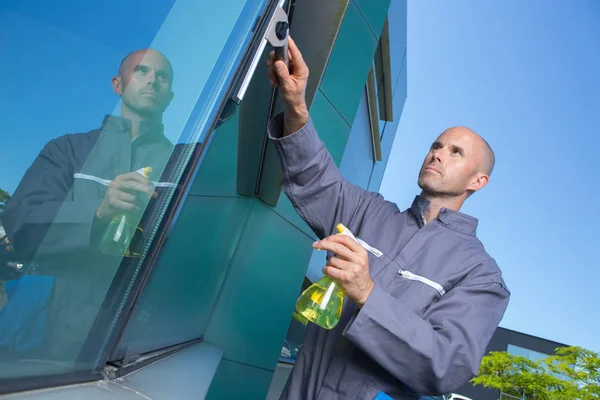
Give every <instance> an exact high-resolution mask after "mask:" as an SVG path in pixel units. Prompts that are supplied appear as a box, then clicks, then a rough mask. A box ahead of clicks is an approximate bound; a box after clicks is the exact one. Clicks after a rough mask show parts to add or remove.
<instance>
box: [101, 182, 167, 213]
mask: <svg viewBox="0 0 600 400" xmlns="http://www.w3.org/2000/svg"><path fill="white" fill-rule="evenodd" d="M138 193H143V194H145V195H147V196H148V197H153V198H156V197H157V196H158V194H157V193H156V192H155V191H154V187H153V186H152V182H150V180H149V179H148V178H146V177H145V176H143V175H142V174H140V173H139V172H129V173H127V174H122V175H119V176H117V177H116V178H115V179H114V180H113V181H112V182H111V183H110V184H109V185H108V190H107V191H106V194H105V195H104V199H103V200H102V203H100V206H98V210H96V217H97V218H99V219H112V218H114V217H115V216H116V215H118V214H121V213H123V212H128V211H132V210H138V211H140V210H141V208H142V206H143V204H142V203H143V202H141V201H140V198H139V196H138Z"/></svg>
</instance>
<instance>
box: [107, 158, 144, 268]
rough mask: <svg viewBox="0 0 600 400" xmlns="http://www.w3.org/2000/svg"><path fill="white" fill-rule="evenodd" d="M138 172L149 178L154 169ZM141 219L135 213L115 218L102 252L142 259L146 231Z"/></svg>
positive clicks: (109, 227) (142, 169)
mask: <svg viewBox="0 0 600 400" xmlns="http://www.w3.org/2000/svg"><path fill="white" fill-rule="evenodd" d="M136 172H138V173H140V174H142V175H144V176H145V177H146V178H148V175H149V174H150V172H152V167H144V168H141V169H139V170H137V171H136ZM140 218H141V216H140V215H138V214H137V213H135V212H129V213H123V214H120V215H117V216H115V217H114V218H113V219H112V221H111V222H110V225H109V226H108V228H107V229H106V231H105V232H104V235H103V237H102V242H101V244H100V246H101V247H100V249H101V250H102V252H103V253H105V254H110V255H114V256H125V257H131V258H138V257H140V256H141V254H142V251H143V249H144V239H143V235H144V230H143V229H142V228H141V227H140V226H139V225H138V224H139V221H140Z"/></svg>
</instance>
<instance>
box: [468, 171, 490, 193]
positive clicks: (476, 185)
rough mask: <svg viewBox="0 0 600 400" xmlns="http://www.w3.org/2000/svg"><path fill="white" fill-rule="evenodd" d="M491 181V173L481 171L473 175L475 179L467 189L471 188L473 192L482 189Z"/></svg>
mask: <svg viewBox="0 0 600 400" xmlns="http://www.w3.org/2000/svg"><path fill="white" fill-rule="evenodd" d="M489 181H490V177H489V175H487V174H482V173H479V174H477V175H475V176H474V177H473V180H471V183H470V184H469V187H468V188H467V190H470V191H473V192H476V191H478V190H481V189H483V188H484V186H485V185H487V184H488V182H489Z"/></svg>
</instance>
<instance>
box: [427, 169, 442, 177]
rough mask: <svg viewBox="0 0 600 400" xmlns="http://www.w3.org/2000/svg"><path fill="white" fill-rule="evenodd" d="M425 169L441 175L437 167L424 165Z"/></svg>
mask: <svg viewBox="0 0 600 400" xmlns="http://www.w3.org/2000/svg"><path fill="white" fill-rule="evenodd" d="M425 171H433V172H435V173H437V174H439V175H441V174H442V173H441V172H440V171H438V170H437V169H435V168H433V167H426V168H425Z"/></svg>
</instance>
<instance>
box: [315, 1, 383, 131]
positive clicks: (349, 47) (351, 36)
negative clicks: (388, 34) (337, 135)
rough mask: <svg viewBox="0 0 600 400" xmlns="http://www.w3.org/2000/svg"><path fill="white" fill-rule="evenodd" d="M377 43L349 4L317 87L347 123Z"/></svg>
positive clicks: (352, 114) (364, 80)
mask: <svg viewBox="0 0 600 400" xmlns="http://www.w3.org/2000/svg"><path fill="white" fill-rule="evenodd" d="M377 43H378V41H377V39H376V38H375V36H374V35H373V32H372V31H371V28H370V27H369V25H368V24H367V22H366V21H365V19H364V18H363V16H362V14H361V12H360V11H359V10H358V8H357V7H356V4H354V3H352V2H351V3H350V4H349V5H348V10H347V11H346V16H345V17H344V22H343V23H342V28H341V29H340V32H339V35H338V38H337V41H336V42H335V46H334V48H333V53H332V55H331V58H330V60H329V65H328V66H327V71H325V76H324V77H323V81H322V82H321V86H320V90H321V91H322V92H323V94H325V96H326V97H327V98H328V99H329V100H330V101H331V102H332V103H333V104H334V105H335V107H336V108H337V109H338V110H339V111H340V113H341V114H342V115H343V117H344V118H345V120H346V121H347V122H348V123H352V121H353V120H354V115H356V109H357V108H358V103H359V101H360V95H361V91H362V90H363V89H364V87H365V82H366V80H367V75H368V74H369V69H370V68H371V64H372V62H373V56H374V54H375V49H376V48H377ZM313 107H314V104H313Z"/></svg>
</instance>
